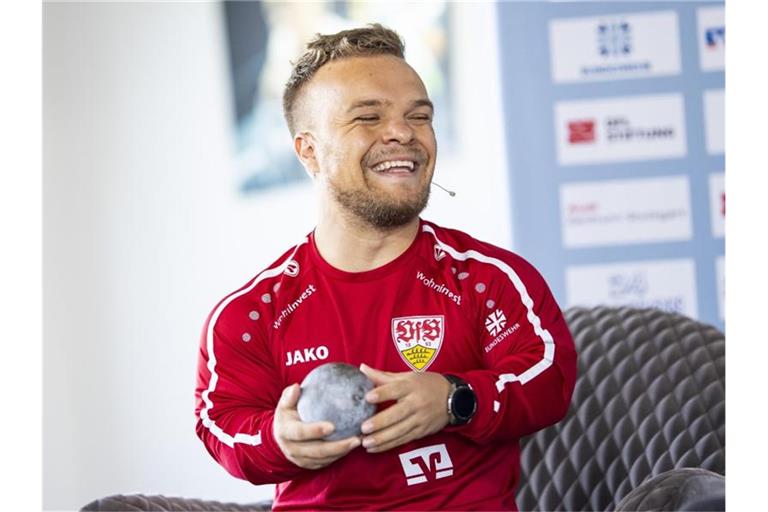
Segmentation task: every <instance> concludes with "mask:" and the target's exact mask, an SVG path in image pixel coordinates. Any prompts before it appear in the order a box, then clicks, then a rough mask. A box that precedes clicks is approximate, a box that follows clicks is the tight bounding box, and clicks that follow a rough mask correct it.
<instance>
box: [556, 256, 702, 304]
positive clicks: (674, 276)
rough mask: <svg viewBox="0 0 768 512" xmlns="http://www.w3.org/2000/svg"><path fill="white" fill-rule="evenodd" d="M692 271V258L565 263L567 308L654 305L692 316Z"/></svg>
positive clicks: (693, 284)
mask: <svg viewBox="0 0 768 512" xmlns="http://www.w3.org/2000/svg"><path fill="white" fill-rule="evenodd" d="M695 274H696V272H695V268H694V262H693V260H692V259H676V260H654V261H635V262H628V263H609V264H599V265H579V266H569V267H567V268H566V270H565V281H566V296H567V302H568V306H567V307H571V306H587V307H590V306H597V305H607V306H633V307H643V308H644V307H655V308H659V309H663V310H664V311H673V312H676V313H682V314H684V315H687V316H690V317H691V318H696V317H697V314H698V306H697V303H696V277H695Z"/></svg>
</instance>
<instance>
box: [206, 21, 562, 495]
mask: <svg viewBox="0 0 768 512" xmlns="http://www.w3.org/2000/svg"><path fill="white" fill-rule="evenodd" d="M403 55H404V47H403V43H402V41H401V40H400V38H399V36H398V35H397V34H396V33H395V32H393V31H391V30H388V29H385V28H383V27H381V26H380V25H372V26H370V27H367V28H362V29H355V30H349V31H344V32H340V33H338V34H333V35H325V36H320V35H318V37H317V38H316V39H315V40H313V41H312V42H310V43H309V45H308V48H307V52H306V53H305V54H304V55H303V56H302V57H301V58H300V59H299V61H298V62H297V63H296V65H295V67H294V70H293V74H292V76H291V77H290V79H289V81H288V83H287V85H286V89H285V93H284V112H285V117H286V121H287V124H288V127H289V130H290V132H291V135H292V136H293V144H294V149H295V151H296V155H297V156H298V158H299V160H300V161H301V163H302V164H303V166H304V168H305V169H306V171H307V172H308V173H309V175H310V176H311V177H312V178H313V179H314V180H315V182H316V189H317V192H318V194H319V198H320V212H319V218H318V221H317V226H316V228H315V229H314V230H313V231H312V232H311V233H310V234H308V235H307V236H306V237H305V238H304V239H303V240H301V242H300V243H299V244H298V245H296V246H295V247H292V248H290V249H289V250H288V251H286V252H285V253H284V254H283V255H282V256H281V257H280V258H278V259H277V260H276V261H275V263H274V264H272V265H270V266H269V267H268V268H267V269H265V270H263V271H262V272H261V273H259V274H258V275H257V276H256V277H255V278H253V279H252V280H250V281H249V282H248V283H246V284H245V285H244V286H243V287H242V288H240V289H239V290H236V291H235V292H233V293H231V294H229V295H228V296H226V297H225V298H224V299H223V300H221V301H220V302H219V303H218V304H217V305H216V307H215V308H214V309H213V311H212V312H211V314H210V316H209V317H208V320H207V322H206V325H205V328H204V330H203V336H202V341H201V345H200V355H199V367H198V384H197V390H196V397H197V407H196V413H197V417H198V422H197V434H198V436H199V437H200V439H201V440H202V441H203V443H204V444H205V447H206V448H207V450H208V452H209V453H210V454H211V455H212V456H213V457H214V459H216V461H218V462H219V463H220V464H221V465H222V466H223V467H224V468H225V469H226V470H227V471H229V472H230V473H231V474H232V475H234V476H236V477H238V478H242V479H245V480H248V481H250V482H252V483H254V484H265V483H277V484H278V485H277V487H276V493H275V502H274V508H275V509H277V510H288V509H300V510H306V509H355V510H360V509H379V510H381V509H418V510H449V509H450V510H455V509H463V510H467V509H493V510H515V509H516V506H515V488H516V485H517V481H518V479H519V447H518V441H519V438H520V437H521V436H524V435H527V434H530V433H532V432H535V431H536V430H539V429H541V428H544V427H546V426H549V425H551V424H553V423H555V422H557V421H559V420H560V419H561V418H562V417H563V416H564V415H565V413H566V411H567V408H568V404H569V402H570V398H571V394H572V392H573V386H574V382H575V377H576V356H575V352H574V348H573V341H572V339H571V335H570V333H569V331H568V328H567V326H566V324H565V321H564V319H563V316H562V314H561V311H560V309H559V307H558V305H557V303H556V302H555V300H554V298H553V297H552V294H551V292H550V290H549V288H548V287H547V285H546V283H545V282H544V280H543V279H542V277H541V276H540V275H539V273H538V272H537V271H536V270H535V269H534V268H533V267H532V266H531V265H530V264H529V263H528V262H526V261H525V260H524V259H522V258H521V257H520V256H517V255H516V254H514V253H512V252H509V251H507V250H505V249H502V248H499V247H495V246H493V245H490V244H487V243H484V242H480V241H478V240H476V239H474V238H472V237H471V236H469V235H467V234H465V233H462V232H460V231H456V230H451V229H446V228H442V227H439V226H437V225H435V224H434V223H431V222H428V221H426V220H423V219H421V218H420V217H419V215H420V213H421V212H422V211H423V209H424V208H425V207H426V205H427V201H428V198H429V190H430V185H431V182H432V176H433V174H434V170H435V162H436V156H437V145H436V142H435V134H434V131H433V129H432V117H433V106H432V103H431V101H430V100H429V98H428V95H427V92H426V89H425V88H424V84H423V83H422V81H421V79H420V78H419V76H418V74H417V73H416V72H415V71H414V70H413V69H412V68H411V67H410V66H409V65H408V64H407V63H406V61H405V60H404V57H403ZM332 361H342V362H346V363H350V364H354V365H359V366H360V367H361V369H362V370H363V372H364V373H365V374H366V375H368V377H369V378H370V379H371V380H372V381H373V382H374V384H375V385H376V387H375V388H374V389H373V390H372V391H371V392H369V393H368V395H367V396H366V399H367V400H368V401H369V402H370V403H374V404H377V405H378V411H377V413H376V414H375V415H374V416H373V417H371V418H370V419H369V420H367V421H366V422H365V423H363V425H362V432H361V433H360V435H358V436H353V437H350V438H346V439H341V440H336V441H326V440H324V438H325V437H326V436H328V435H329V434H330V433H331V432H332V431H333V428H334V426H333V425H332V424H329V423H323V422H319V423H303V422H302V421H300V419H299V416H298V413H297V410H296V404H297V401H298V398H299V394H300V388H299V386H298V384H297V383H299V382H301V381H302V380H303V378H304V376H306V375H307V373H309V372H310V371H311V370H312V369H314V368H316V367H317V366H319V365H321V364H323V363H327V362H332Z"/></svg>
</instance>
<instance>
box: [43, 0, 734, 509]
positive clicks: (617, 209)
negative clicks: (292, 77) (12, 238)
mask: <svg viewBox="0 0 768 512" xmlns="http://www.w3.org/2000/svg"><path fill="white" fill-rule="evenodd" d="M723 11H724V9H723V4H722V3H720V2H686V3H682V2H653V3H651V2H616V3H613V2H583V3H582V2H563V3H546V2H501V3H493V2H489V3H441V2H430V3H402V4H398V5H397V6H396V8H394V9H393V8H392V5H391V4H389V3H388V4H386V5H385V4H384V3H359V2H345V1H334V2H326V3H278V2H268V3H260V2H238V3H165V2H163V3H160V2H158V3H69V2H68V3H45V4H44V5H43V159H44V162H43V163H44V165H43V172H44V174H43V207H44V208H43V237H44V238H43V249H44V252H43V280H44V286H43V316H44V324H43V329H44V337H43V341H44V346H43V348H44V352H43V355H44V361H43V372H44V381H43V429H44V440H43V441H44V442H43V458H44V460H43V487H44V496H43V506H44V508H45V509H46V510H52V509H76V508H79V507H81V506H82V505H84V504H85V503H87V502H89V501H91V500H93V499H95V498H98V497H102V496H106V495H110V494H117V493H124V494H127V493H143V494H165V495H174V496H186V497H190V498H205V499H217V500H222V501H239V502H250V501H255V500H259V499H263V498H268V497H271V495H272V492H273V487H272V486H259V487H254V486H252V485H250V484H249V483H247V482H243V481H238V480H236V479H234V478H233V477H231V476H230V475H229V474H227V473H226V472H225V471H224V470H223V469H221V468H220V467H219V466H218V465H217V464H216V463H215V462H214V461H213V460H212V459H211V458H210V456H209V455H208V454H207V453H206V451H205V449H204V448H203V446H202V443H200V442H199V441H198V439H197V438H196V436H195V432H194V426H195V417H194V414H193V409H194V400H193V398H194V397H193V394H194V386H195V372H196V362H197V349H198V343H199V336H200V333H201V329H202V325H203V322H204V320H205V317H206V315H207V313H208V312H209V311H210V310H211V308H212V307H213V306H214V304H215V303H216V302H217V301H218V300H219V299H220V298H222V297H223V296H224V295H226V294H227V293H228V292H230V291H231V290H233V289H235V288H236V287H238V286H240V285H242V284H244V283H245V282H246V281H247V280H249V279H250V278H251V277H252V276H254V275H255V274H256V273H257V272H258V271H259V270H261V268H263V267H264V266H265V265H267V264H268V263H270V262H271V261H273V260H274V259H275V258H276V257H277V256H278V255H279V254H281V253H282V251H284V250H285V248H287V247H289V246H290V245H292V244H294V243H295V242H296V241H297V240H299V239H300V238H301V237H303V236H304V235H305V234H306V233H308V232H309V231H310V230H311V229H312V227H313V225H314V218H315V211H314V208H315V203H314V197H313V190H312V185H311V183H310V182H309V180H307V179H305V178H304V175H303V173H302V172H301V169H300V168H299V167H298V166H297V164H296V162H295V159H294V158H293V155H292V151H291V141H290V136H289V133H288V130H287V128H285V127H284V125H283V121H282V117H281V113H280V103H279V98H280V95H281V92H282V91H281V88H282V84H283V83H284V82H285V80H286V79H287V78H288V75H289V73H290V61H291V60H293V59H295V58H296V57H297V56H298V55H299V54H300V53H301V48H302V45H303V44H304V43H305V42H306V41H307V40H308V39H309V38H311V37H312V36H313V35H314V34H315V33H316V32H322V33H327V32H335V31H338V30H341V29H344V28H349V27H352V26H359V25H362V24H365V23H371V22H380V23H383V24H385V25H387V26H390V27H391V28H393V29H395V30H397V31H399V32H400V34H401V35H402V36H403V37H404V39H405V41H406V57H407V59H408V60H409V62H411V64H412V65H413V66H414V68H416V70H417V71H418V72H419V73H420V75H421V76H422V77H423V79H424V81H425V82H426V84H427V88H428V90H429V93H430V96H431V97H432V99H433V100H434V101H435V103H436V105H437V113H436V130H438V142H439V151H438V165H437V171H436V177H435V180H436V181H437V182H438V183H440V184H441V185H443V186H445V187H446V188H448V189H451V190H455V191H456V192H457V195H456V197H453V198H451V197H449V196H448V195H447V194H445V193H443V192H442V191H440V190H439V189H433V192H432V198H431V200H430V205H429V207H428V209H427V211H426V212H425V213H424V215H423V216H424V217H425V218H427V219H429V220H432V221H435V222H437V223H438V224H442V225H445V226H447V227H453V228H458V229H461V230H465V231H467V232H469V233H471V234H472V235H473V236H475V237H477V238H479V239H482V240H486V241H488V242H491V243H494V244H497V245H500V246H503V247H506V248H509V249H512V250H514V251H516V252H518V253H519V254H521V255H522V256H524V257H526V258H527V259H529V260H530V261H531V262H533V263H534V265H535V266H537V268H539V270H540V271H541V272H542V273H543V274H544V276H545V278H546V279H547V281H548V282H549V283H550V286H551V287H552V289H553V291H554V292H555V295H556V297H557V298H558V301H559V302H560V304H561V306H562V307H564V308H565V307H568V306H571V305H576V304H578V305H592V304H632V305H638V306H655V307H660V308H662V309H667V310H671V311H678V312H682V313H684V314H686V315H688V316H691V317H694V318H699V319H702V320H704V321H706V322H708V323H712V324H714V325H716V326H718V327H719V328H720V329H723V328H724V320H723V319H724V293H723V290H724V279H725V275H724V274H725V263H724V236H725V233H724V231H725V229H724V217H725V186H724V181H725V180H724V168H725V161H724V160H725V157H724V149H723V148H724V99H723V98H724V94H723V93H724V83H725V76H724V57H723V56H724V47H725V28H724V12H723ZM403 13H407V16H404V15H403Z"/></svg>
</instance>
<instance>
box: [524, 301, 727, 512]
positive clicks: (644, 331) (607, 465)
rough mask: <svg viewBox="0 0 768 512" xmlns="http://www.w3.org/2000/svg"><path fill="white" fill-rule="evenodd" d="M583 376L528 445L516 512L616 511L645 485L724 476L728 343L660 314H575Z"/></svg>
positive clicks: (707, 329) (569, 316)
mask: <svg viewBox="0 0 768 512" xmlns="http://www.w3.org/2000/svg"><path fill="white" fill-rule="evenodd" d="M565 316H566V320H567V322H568V325H569V326H570V328H571V332H572V333H573V336H574V340H575V342H576V350H577V353H578V357H579V375H578V379H577V383H576V389H575V391H574V394H573V400H572V402H571V407H570V409H569V411H568V415H567V416H566V418H565V419H564V420H563V421H561V422H560V423H558V424H557V425H555V426H553V427H550V428H548V429H545V430H542V431H540V432H537V433H536V434H534V435H532V436H530V437H528V438H526V439H524V440H522V441H521V461H520V462H521V480H520V487H519V489H518V492H517V505H518V507H519V508H520V510H521V511H525V510H568V511H576V510H614V509H615V507H616V504H618V503H619V501H620V500H621V498H622V497H624V496H625V495H626V494H627V493H629V492H630V491H631V490H632V489H633V488H635V487H637V486H638V485H640V484H641V483H642V482H643V481H644V480H645V479H646V478H648V477H651V476H655V475H658V474H660V473H662V472H665V471H668V470H671V469H675V468H683V467H696V468H704V469H708V470H711V471H714V472H716V473H719V474H722V475H724V474H725V338H724V335H723V333H721V332H720V331H718V330H717V329H715V328H714V327H712V326H709V325H705V324H702V323H700V322H697V321H695V320H692V319H690V318H687V317H684V316H681V315H676V314H671V313H665V312H662V311H659V310H655V309H633V308H627V307H620V308H609V307H597V308H591V309H588V308H578V307H577V308H570V309H568V310H567V311H566V312H565Z"/></svg>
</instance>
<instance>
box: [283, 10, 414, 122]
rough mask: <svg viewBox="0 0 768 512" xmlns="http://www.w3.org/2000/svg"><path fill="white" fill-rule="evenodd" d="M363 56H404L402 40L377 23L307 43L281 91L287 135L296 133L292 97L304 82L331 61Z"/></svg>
mask: <svg viewBox="0 0 768 512" xmlns="http://www.w3.org/2000/svg"><path fill="white" fill-rule="evenodd" d="M366 55H393V56H395V57H398V58H400V59H404V58H405V43H404V42H403V40H402V38H401V37H400V35H399V34H398V33H397V32H395V31H394V30H391V29H389V28H386V27H384V26H382V25H380V24H378V23H373V24H371V25H368V26H367V27H364V28H355V29H352V30H343V31H341V32H338V33H336V34H327V35H323V34H317V35H316V36H315V38H314V39H313V40H311V41H310V42H309V43H307V51H306V52H304V54H303V55H302V56H301V57H299V59H298V60H297V61H296V62H295V63H294V64H293V71H292V72H291V77H290V78H289V79H288V82H286V84H285V90H284V91H283V115H284V116H285V122H286V123H287V124H288V130H290V132H291V136H294V135H295V134H296V98H297V97H298V95H299V92H300V90H301V88H302V87H303V86H304V84H306V83H307V82H309V81H310V80H311V79H312V77H313V76H314V75H315V73H316V72H317V70H318V69H320V68H321V67H323V66H324V65H325V64H327V63H328V62H330V61H332V60H338V59H344V58H347V57H359V56H366Z"/></svg>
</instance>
